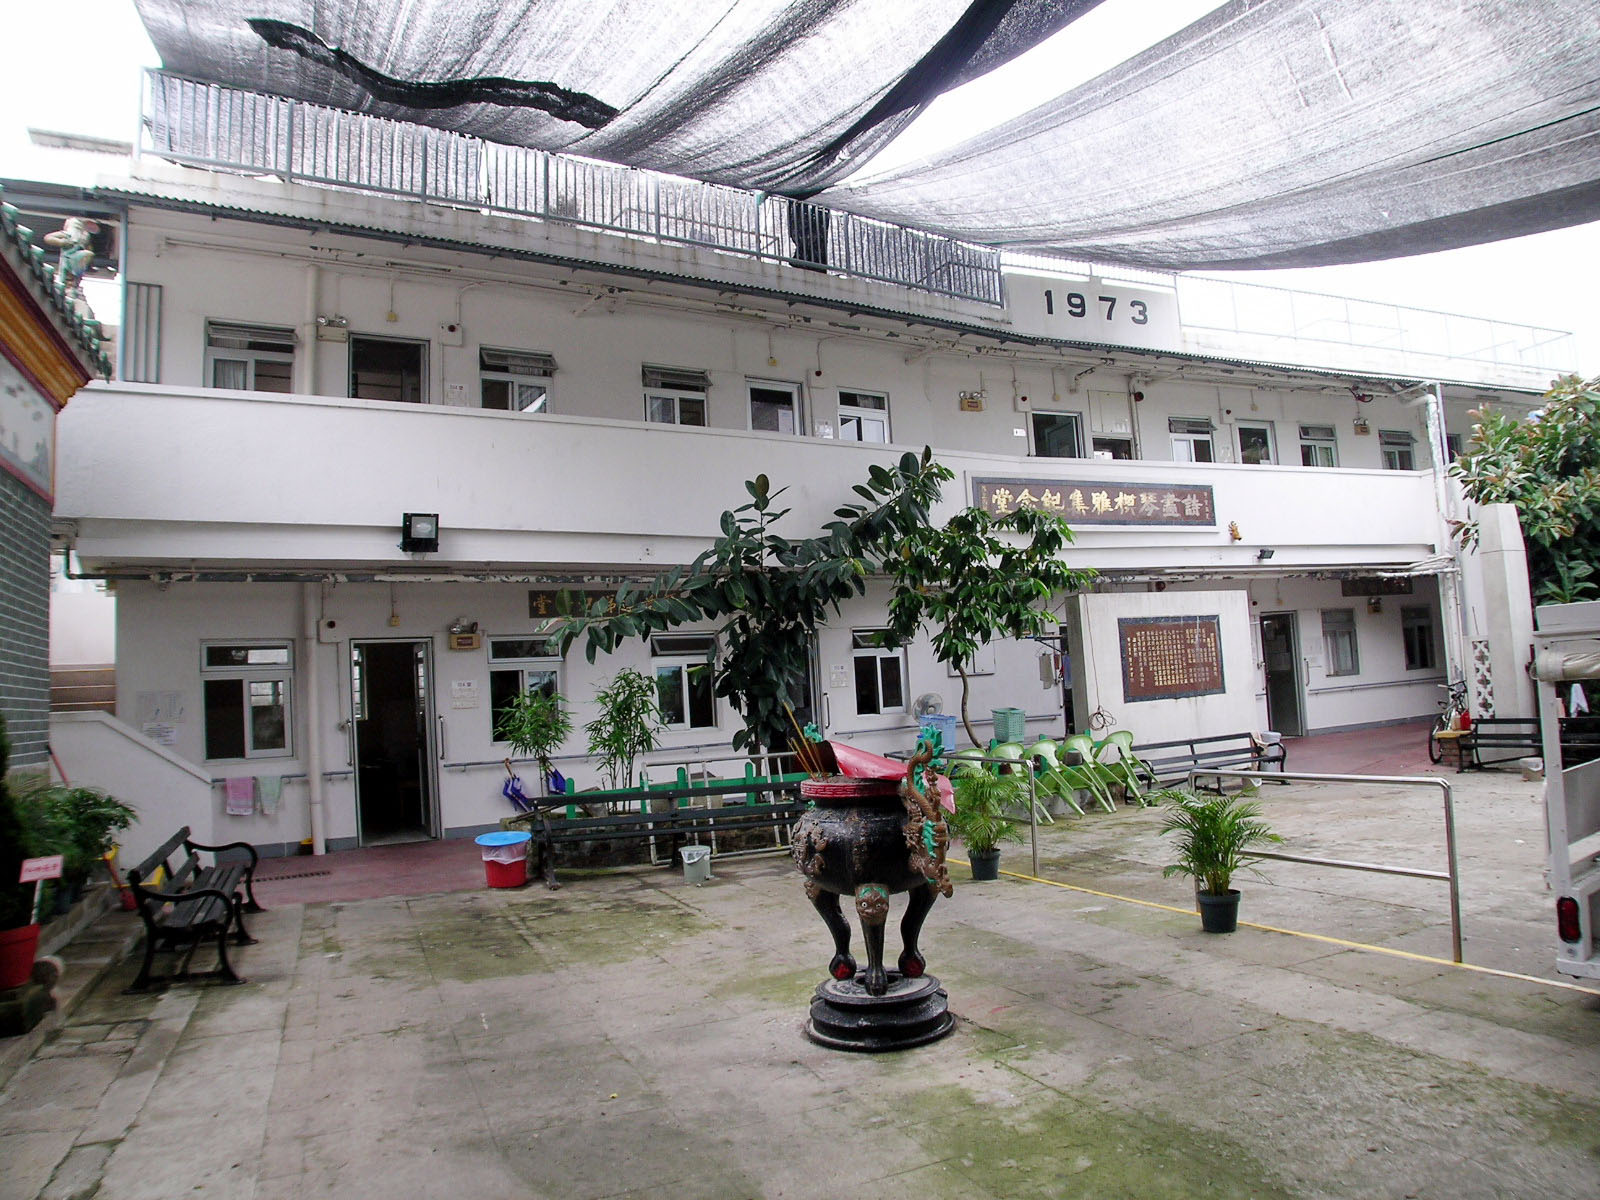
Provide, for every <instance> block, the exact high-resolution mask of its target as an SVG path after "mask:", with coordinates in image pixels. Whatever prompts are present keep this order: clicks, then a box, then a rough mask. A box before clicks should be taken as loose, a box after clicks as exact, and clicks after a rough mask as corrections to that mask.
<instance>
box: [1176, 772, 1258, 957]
mask: <svg viewBox="0 0 1600 1200" xmlns="http://www.w3.org/2000/svg"><path fill="white" fill-rule="evenodd" d="M1159 798H1160V799H1162V800H1164V801H1166V803H1167V805H1168V808H1167V815H1166V819H1165V820H1164V821H1162V823H1161V832H1162V833H1164V834H1167V833H1170V834H1174V835H1176V836H1175V849H1176V857H1175V859H1174V860H1173V862H1172V863H1171V864H1170V865H1169V866H1168V867H1167V868H1166V869H1165V870H1164V871H1162V874H1163V875H1164V876H1168V877H1170V876H1173V875H1188V876H1191V877H1193V879H1194V881H1195V899H1196V900H1197V901H1198V903H1199V906H1200V926H1201V928H1202V929H1204V930H1205V931H1206V932H1207V933H1232V932H1233V931H1234V930H1235V929H1237V928H1238V926H1239V891H1238V889H1237V888H1235V887H1232V886H1231V885H1232V883H1233V877H1234V874H1235V873H1236V872H1239V871H1244V870H1249V869H1251V868H1252V867H1253V865H1254V864H1255V863H1257V862H1259V861H1260V860H1261V856H1260V854H1257V853H1252V850H1251V848H1252V847H1254V846H1259V845H1263V844H1265V843H1268V842H1281V841H1282V840H1283V839H1282V838H1280V837H1279V836H1278V835H1277V834H1275V833H1273V832H1272V830H1271V828H1270V827H1269V826H1268V825H1267V823H1266V822H1265V821H1264V820H1262V819H1261V804H1260V802H1259V801H1257V800H1255V799H1253V798H1252V797H1251V796H1249V795H1248V794H1245V793H1240V794H1238V795H1233V796H1228V795H1220V794H1219V795H1216V796H1197V795H1195V794H1194V793H1193V792H1181V791H1167V792H1162V793H1160V794H1159Z"/></svg>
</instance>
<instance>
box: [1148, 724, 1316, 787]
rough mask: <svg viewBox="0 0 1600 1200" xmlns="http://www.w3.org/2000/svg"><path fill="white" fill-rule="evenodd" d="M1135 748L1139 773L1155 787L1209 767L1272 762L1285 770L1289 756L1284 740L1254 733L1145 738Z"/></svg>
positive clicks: (1260, 766)
mask: <svg viewBox="0 0 1600 1200" xmlns="http://www.w3.org/2000/svg"><path fill="white" fill-rule="evenodd" d="M1133 752H1134V754H1136V755H1137V756H1138V758H1139V760H1140V763H1141V768H1140V770H1139V774H1140V775H1141V777H1143V778H1145V779H1148V780H1149V781H1150V785H1151V786H1152V787H1169V786H1171V785H1172V784H1174V783H1179V782H1182V781H1183V780H1186V779H1188V777H1189V772H1191V771H1194V770H1200V771H1204V770H1205V769H1206V768H1207V767H1215V768H1217V769H1218V770H1245V771H1261V770H1265V769H1266V768H1267V765H1268V764H1269V763H1270V764H1276V766H1277V769H1278V770H1279V771H1283V770H1285V769H1286V767H1285V764H1286V763H1287V761H1288V757H1289V755H1288V751H1287V750H1285V749H1284V745H1283V743H1282V742H1264V741H1261V740H1260V739H1258V738H1257V737H1256V735H1255V734H1252V733H1221V734H1214V735H1212V736H1211V737H1192V738H1178V739H1177V740H1176V741H1171V742H1146V743H1144V744H1143V745H1137V746H1135V747H1134V748H1133Z"/></svg>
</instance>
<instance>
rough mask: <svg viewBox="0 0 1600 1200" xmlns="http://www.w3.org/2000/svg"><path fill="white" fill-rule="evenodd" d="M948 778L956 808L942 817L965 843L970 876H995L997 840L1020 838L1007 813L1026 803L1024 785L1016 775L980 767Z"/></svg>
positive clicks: (997, 868) (996, 872)
mask: <svg viewBox="0 0 1600 1200" xmlns="http://www.w3.org/2000/svg"><path fill="white" fill-rule="evenodd" d="M951 782H952V783H953V784H954V785H955V792H956V810H955V812H953V813H951V814H950V815H949V817H948V818H946V820H947V823H948V824H949V826H950V831H951V832H952V833H954V834H955V835H956V836H957V837H959V838H960V839H961V840H962V841H963V842H964V843H966V847H967V858H968V860H969V861H970V862H971V863H972V877H973V878H974V879H978V880H987V879H998V878H1000V843H1001V842H1020V841H1021V840H1022V834H1021V833H1019V832H1018V831H1017V823H1016V821H1015V820H1013V819H1012V817H1011V814H1012V813H1014V812H1015V811H1016V810H1017V808H1018V807H1019V806H1021V805H1025V804H1027V802H1028V798H1027V785H1026V784H1025V783H1024V781H1023V780H1022V779H1021V777H1019V776H1016V775H996V774H994V773H993V772H991V771H984V770H963V771H960V772H959V773H957V774H956V776H955V778H954V779H953V780H952V781H951Z"/></svg>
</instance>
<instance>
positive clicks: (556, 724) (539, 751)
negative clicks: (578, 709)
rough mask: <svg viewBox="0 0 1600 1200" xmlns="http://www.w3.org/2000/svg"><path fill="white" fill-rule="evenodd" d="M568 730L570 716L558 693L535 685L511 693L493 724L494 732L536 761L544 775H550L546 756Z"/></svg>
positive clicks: (555, 747)
mask: <svg viewBox="0 0 1600 1200" xmlns="http://www.w3.org/2000/svg"><path fill="white" fill-rule="evenodd" d="M571 732H572V717H571V716H570V715H568V713H567V710H566V707H565V706H564V705H563V704H562V703H561V697H560V696H556V695H551V694H549V693H547V692H543V691H540V690H539V689H537V688H531V689H529V690H528V691H526V692H522V693H521V694H519V695H517V696H514V697H513V698H512V700H511V702H510V703H509V704H507V705H506V707H505V709H504V710H503V711H502V712H501V714H500V719H499V720H498V721H496V722H495V726H494V736H495V737H496V738H497V739H498V740H500V741H503V742H510V743H511V748H512V749H513V750H514V751H516V752H517V753H518V754H521V755H523V756H525V757H529V758H532V759H533V760H534V761H535V762H537V763H538V764H539V772H540V775H541V776H542V777H543V778H545V779H549V777H550V770H551V766H550V756H551V755H553V754H554V753H555V752H556V751H557V750H559V749H561V744H562V743H563V742H565V741H566V740H567V735H568V734H569V733H571Z"/></svg>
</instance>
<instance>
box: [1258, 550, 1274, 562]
mask: <svg viewBox="0 0 1600 1200" xmlns="http://www.w3.org/2000/svg"><path fill="white" fill-rule="evenodd" d="M1276 553H1277V551H1276V550H1274V549H1273V548H1272V547H1271V546H1263V547H1261V549H1259V550H1257V551H1256V561H1257V562H1266V561H1267V559H1269V558H1271V557H1272V556H1273V555H1274V554H1276Z"/></svg>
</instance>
